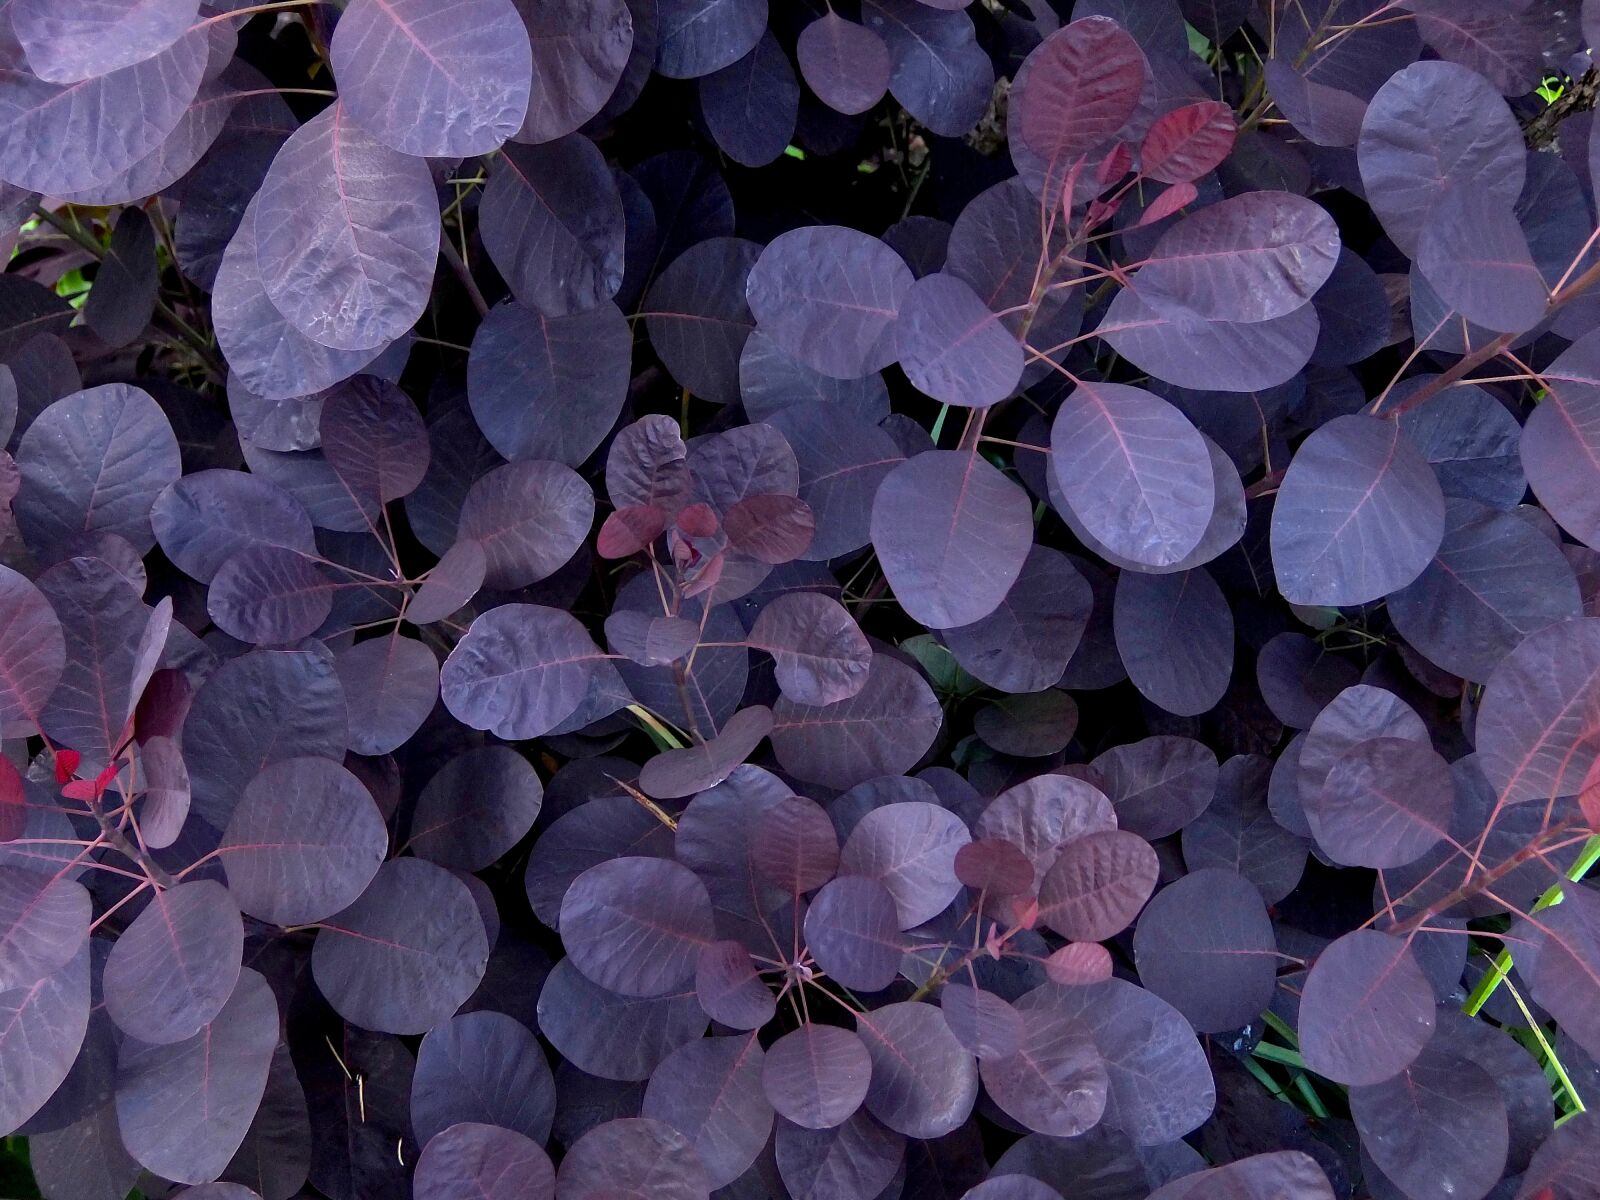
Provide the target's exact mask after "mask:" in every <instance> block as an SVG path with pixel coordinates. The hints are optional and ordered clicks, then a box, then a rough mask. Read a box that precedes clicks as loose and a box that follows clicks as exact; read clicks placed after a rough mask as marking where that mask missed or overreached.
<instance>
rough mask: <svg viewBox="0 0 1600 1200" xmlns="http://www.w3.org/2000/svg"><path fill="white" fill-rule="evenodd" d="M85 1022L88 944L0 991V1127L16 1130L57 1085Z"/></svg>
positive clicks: (73, 1056) (80, 1041) (69, 1063)
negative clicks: (41, 972)
mask: <svg viewBox="0 0 1600 1200" xmlns="http://www.w3.org/2000/svg"><path fill="white" fill-rule="evenodd" d="M88 1027H89V948H88V946H87V945H82V946H80V947H79V948H78V952H77V953H76V954H74V955H73V956H72V957H71V958H70V959H68V960H67V962H66V963H65V965H63V966H62V967H61V968H60V969H59V970H57V971H54V972H53V973H51V974H49V975H46V976H45V977H44V978H43V979H40V980H37V981H36V982H34V983H30V984H28V985H27V986H25V987H18V988H11V989H9V990H7V991H3V992H0V1129H11V1130H15V1129H16V1128H17V1127H18V1126H20V1125H22V1124H23V1122H25V1121H27V1120H28V1118H30V1117H32V1116H33V1115H34V1113H36V1112H38V1111H39V1109H40V1108H41V1107H43V1105H44V1103H45V1102H46V1101H47V1100H49V1099H50V1097H51V1095H52V1094H53V1093H54V1092H55V1090H56V1089H57V1088H58V1087H60V1086H61V1084H62V1082H63V1081H64V1080H65V1079H66V1077H67V1072H68V1071H69V1070H71V1068H72V1064H73V1062H74V1060H76V1058H77V1057H78V1049H79V1047H81V1046H82V1045H83V1035H84V1032H85V1031H86V1030H87V1029H88Z"/></svg>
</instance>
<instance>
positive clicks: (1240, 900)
mask: <svg viewBox="0 0 1600 1200" xmlns="http://www.w3.org/2000/svg"><path fill="white" fill-rule="evenodd" d="M1277 948H1278V947H1277V941H1276V939H1275V938H1274V936H1273V933H1272V921H1271V919H1270V918H1269V917H1268V916H1267V909H1266V905H1265V904H1264V903H1263V902H1262V899H1261V893H1260V892H1258V891H1257V890H1256V888H1255V885H1254V884H1252V883H1250V882H1249V881H1248V880H1246V879H1244V878H1242V877H1241V876H1239V875H1237V874H1235V873H1234V872H1232V871H1226V870H1218V869H1216V868H1207V869H1201V870H1195V871H1192V872H1191V873H1190V874H1188V875H1185V876H1184V877H1183V878H1182V879H1180V880H1178V881H1177V882H1176V883H1173V884H1170V885H1168V886H1167V887H1166V888H1163V889H1162V890H1161V891H1160V892H1159V893H1158V894H1157V895H1156V897H1155V898H1154V899H1153V900H1151V901H1150V904H1149V906H1148V907H1146V908H1145V910H1144V912H1143V913H1142V914H1141V915H1140V917H1139V927H1138V928H1137V929H1136V930H1135V931H1134V937H1133V952H1134V959H1135V962H1136V963H1137V965H1138V968H1139V979H1140V982H1142V983H1143V984H1144V986H1145V987H1147V988H1149V989H1150V991H1152V992H1154V993H1155V994H1156V995H1157V996H1160V997H1161V998H1162V999H1163V1000H1165V1001H1166V1002H1167V1003H1168V1004H1171V1005H1172V1006H1173V1007H1174V1008H1176V1009H1177V1010H1178V1011H1179V1012H1181V1013H1182V1014H1183V1015H1184V1016H1185V1017H1187V1018H1188V1019H1189V1023H1190V1024H1191V1025H1193V1026H1194V1027H1195V1029H1196V1030H1197V1031H1199V1032H1201V1033H1220V1032H1224V1031H1226V1030H1230V1029H1237V1028H1239V1027H1240V1026H1241V1025H1248V1024H1249V1023H1251V1022H1252V1021H1254V1020H1256V1018H1258V1017H1259V1016H1260V1015H1261V1013H1262V1012H1263V1011H1264V1010H1265V1009H1266V1007H1267V1005H1268V1004H1269V1003H1270V1002H1271V1000H1272V992H1273V988H1274V986H1275V984H1276V981H1277V966H1278V956H1277Z"/></svg>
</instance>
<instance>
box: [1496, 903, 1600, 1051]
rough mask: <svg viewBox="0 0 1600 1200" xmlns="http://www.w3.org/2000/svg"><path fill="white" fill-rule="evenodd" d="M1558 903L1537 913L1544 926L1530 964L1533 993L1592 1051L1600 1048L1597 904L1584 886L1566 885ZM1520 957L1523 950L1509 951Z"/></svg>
mask: <svg viewBox="0 0 1600 1200" xmlns="http://www.w3.org/2000/svg"><path fill="white" fill-rule="evenodd" d="M1566 892H1567V893H1568V894H1567V895H1565V896H1564V898H1563V900H1562V902H1561V905H1560V906H1559V907H1557V908H1554V909H1550V910H1547V912H1546V913H1545V914H1544V915H1543V916H1542V917H1541V918H1539V920H1540V921H1541V922H1542V924H1543V926H1544V928H1543V930H1542V933H1543V937H1542V939H1541V944H1539V946H1538V948H1537V951H1538V952H1537V957H1536V959H1535V961H1534V964H1533V971H1532V987H1533V997H1534V999H1535V1000H1536V1001H1537V1002H1538V1003H1539V1004H1541V1005H1542V1006H1543V1007H1544V1008H1546V1009H1547V1010H1548V1011H1549V1012H1550V1015H1551V1016H1552V1017H1554V1018H1555V1019H1556V1021H1557V1023H1558V1024H1559V1025H1560V1027H1561V1028H1562V1030H1564V1031H1565V1032H1566V1033H1567V1034H1569V1035H1570V1036H1571V1037H1572V1039H1573V1040H1574V1041H1576V1042H1577V1043H1578V1045H1580V1046H1582V1047H1583V1048H1584V1050H1585V1051H1586V1052H1587V1053H1588V1054H1589V1055H1590V1056H1591V1057H1592V1056H1593V1055H1594V1054H1595V1052H1596V1051H1597V1050H1600V1021H1597V1020H1596V1019H1595V1007H1594V1004H1595V997H1596V995H1597V994H1600V904H1596V902H1595V896H1594V894H1593V893H1592V892H1590V891H1589V890H1587V889H1584V888H1568V889H1566ZM1513 953H1514V954H1516V955H1517V957H1518V959H1519V961H1521V960H1522V959H1523V956H1524V952H1523V951H1522V950H1521V949H1520V948H1519V949H1517V950H1514V951H1513Z"/></svg>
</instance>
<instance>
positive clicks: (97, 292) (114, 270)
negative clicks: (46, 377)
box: [12, 17, 158, 346]
mask: <svg viewBox="0 0 1600 1200" xmlns="http://www.w3.org/2000/svg"><path fill="white" fill-rule="evenodd" d="M15 20H16V18H15V17H13V18H12V21H13V24H14V23H15ZM157 283H158V278H157V268H156V234H155V229H154V228H153V227H152V226H151V224H150V218H149V217H147V216H145V215H144V210H143V209H139V208H125V209H123V210H122V213H121V215H120V216H118V217H117V223H116V226H115V227H114V228H113V229H112V231H111V244H110V245H109V246H108V247H106V256H105V257H104V258H103V259H101V260H100V273H99V274H98V275H96V276H95V279H94V287H93V288H92V289H91V290H90V292H89V296H88V299H86V300H85V301H84V304H83V320H84V324H86V325H88V326H89V328H90V329H92V330H93V331H94V334H95V336H96V337H98V338H99V339H100V340H101V341H102V342H104V343H105V344H106V345H108V346H126V345H127V344H128V343H129V342H131V341H133V340H134V339H135V338H137V337H138V336H139V335H140V334H141V333H143V332H144V327H145V326H146V325H148V324H149V323H150V318H151V316H152V315H153V314H154V312H155V303H156V286H157Z"/></svg>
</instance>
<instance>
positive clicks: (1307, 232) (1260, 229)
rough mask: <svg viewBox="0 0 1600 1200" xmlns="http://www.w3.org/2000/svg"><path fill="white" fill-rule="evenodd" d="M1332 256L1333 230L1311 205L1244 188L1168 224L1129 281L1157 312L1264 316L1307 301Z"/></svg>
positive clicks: (1335, 252)
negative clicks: (1242, 192) (1175, 223)
mask: <svg viewBox="0 0 1600 1200" xmlns="http://www.w3.org/2000/svg"><path fill="white" fill-rule="evenodd" d="M1338 257H1339V231H1338V229H1337V227H1336V226H1335V225H1334V223H1333V218H1332V217H1330V216H1329V215H1328V214H1327V213H1326V212H1324V211H1323V210H1322V209H1321V208H1320V207H1319V206H1318V205H1316V204H1314V203H1313V202H1311V201H1310V200H1307V199H1305V198H1304V197H1301V196H1293V195H1290V194H1289V193H1287V192H1250V193H1247V194H1245V195H1243V196H1234V197H1232V198H1231V199H1228V200H1223V201H1222V202H1221V203H1219V204H1213V205H1211V206H1209V207H1207V208H1203V209H1201V210H1200V211H1199V212H1197V213H1194V214H1193V215H1191V216H1189V217H1186V218H1185V219H1184V220H1182V221H1180V222H1179V223H1178V224H1177V225H1174V226H1173V227H1172V229H1171V230H1169V231H1168V232H1167V233H1165V234H1163V235H1162V238H1161V240H1160V241H1159V242H1157V243H1156V247H1155V249H1154V250H1152V251H1151V252H1150V256H1149V258H1148V259H1147V260H1146V263H1145V265H1144V266H1143V267H1142V268H1141V269H1140V270H1139V273H1138V274H1137V275H1135V276H1134V281H1133V287H1134V291H1135V292H1136V293H1137V294H1138V296H1139V297H1140V299H1142V300H1143V301H1144V302H1145V303H1146V304H1147V305H1149V306H1151V307H1152V308H1155V309H1156V310H1157V311H1160V312H1168V311H1172V310H1177V311H1179V312H1180V313H1183V314H1193V315H1195V316H1198V317H1201V318H1203V319H1206V320H1211V321H1241V322H1257V321H1268V320H1272V319H1273V318H1275V317H1286V316H1288V315H1289V314H1290V313H1292V312H1294V311H1295V310H1296V309H1298V308H1300V307H1302V306H1303V305H1304V304H1305V303H1306V302H1307V301H1309V300H1310V299H1311V297H1312V296H1313V295H1315V294H1316V292H1317V289H1318V288H1320V287H1321V286H1322V285H1323V283H1324V282H1326V281H1327V278H1328V276H1329V275H1330V274H1331V273H1332V271H1333V267H1334V263H1335V262H1336V261H1337V260H1338Z"/></svg>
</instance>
